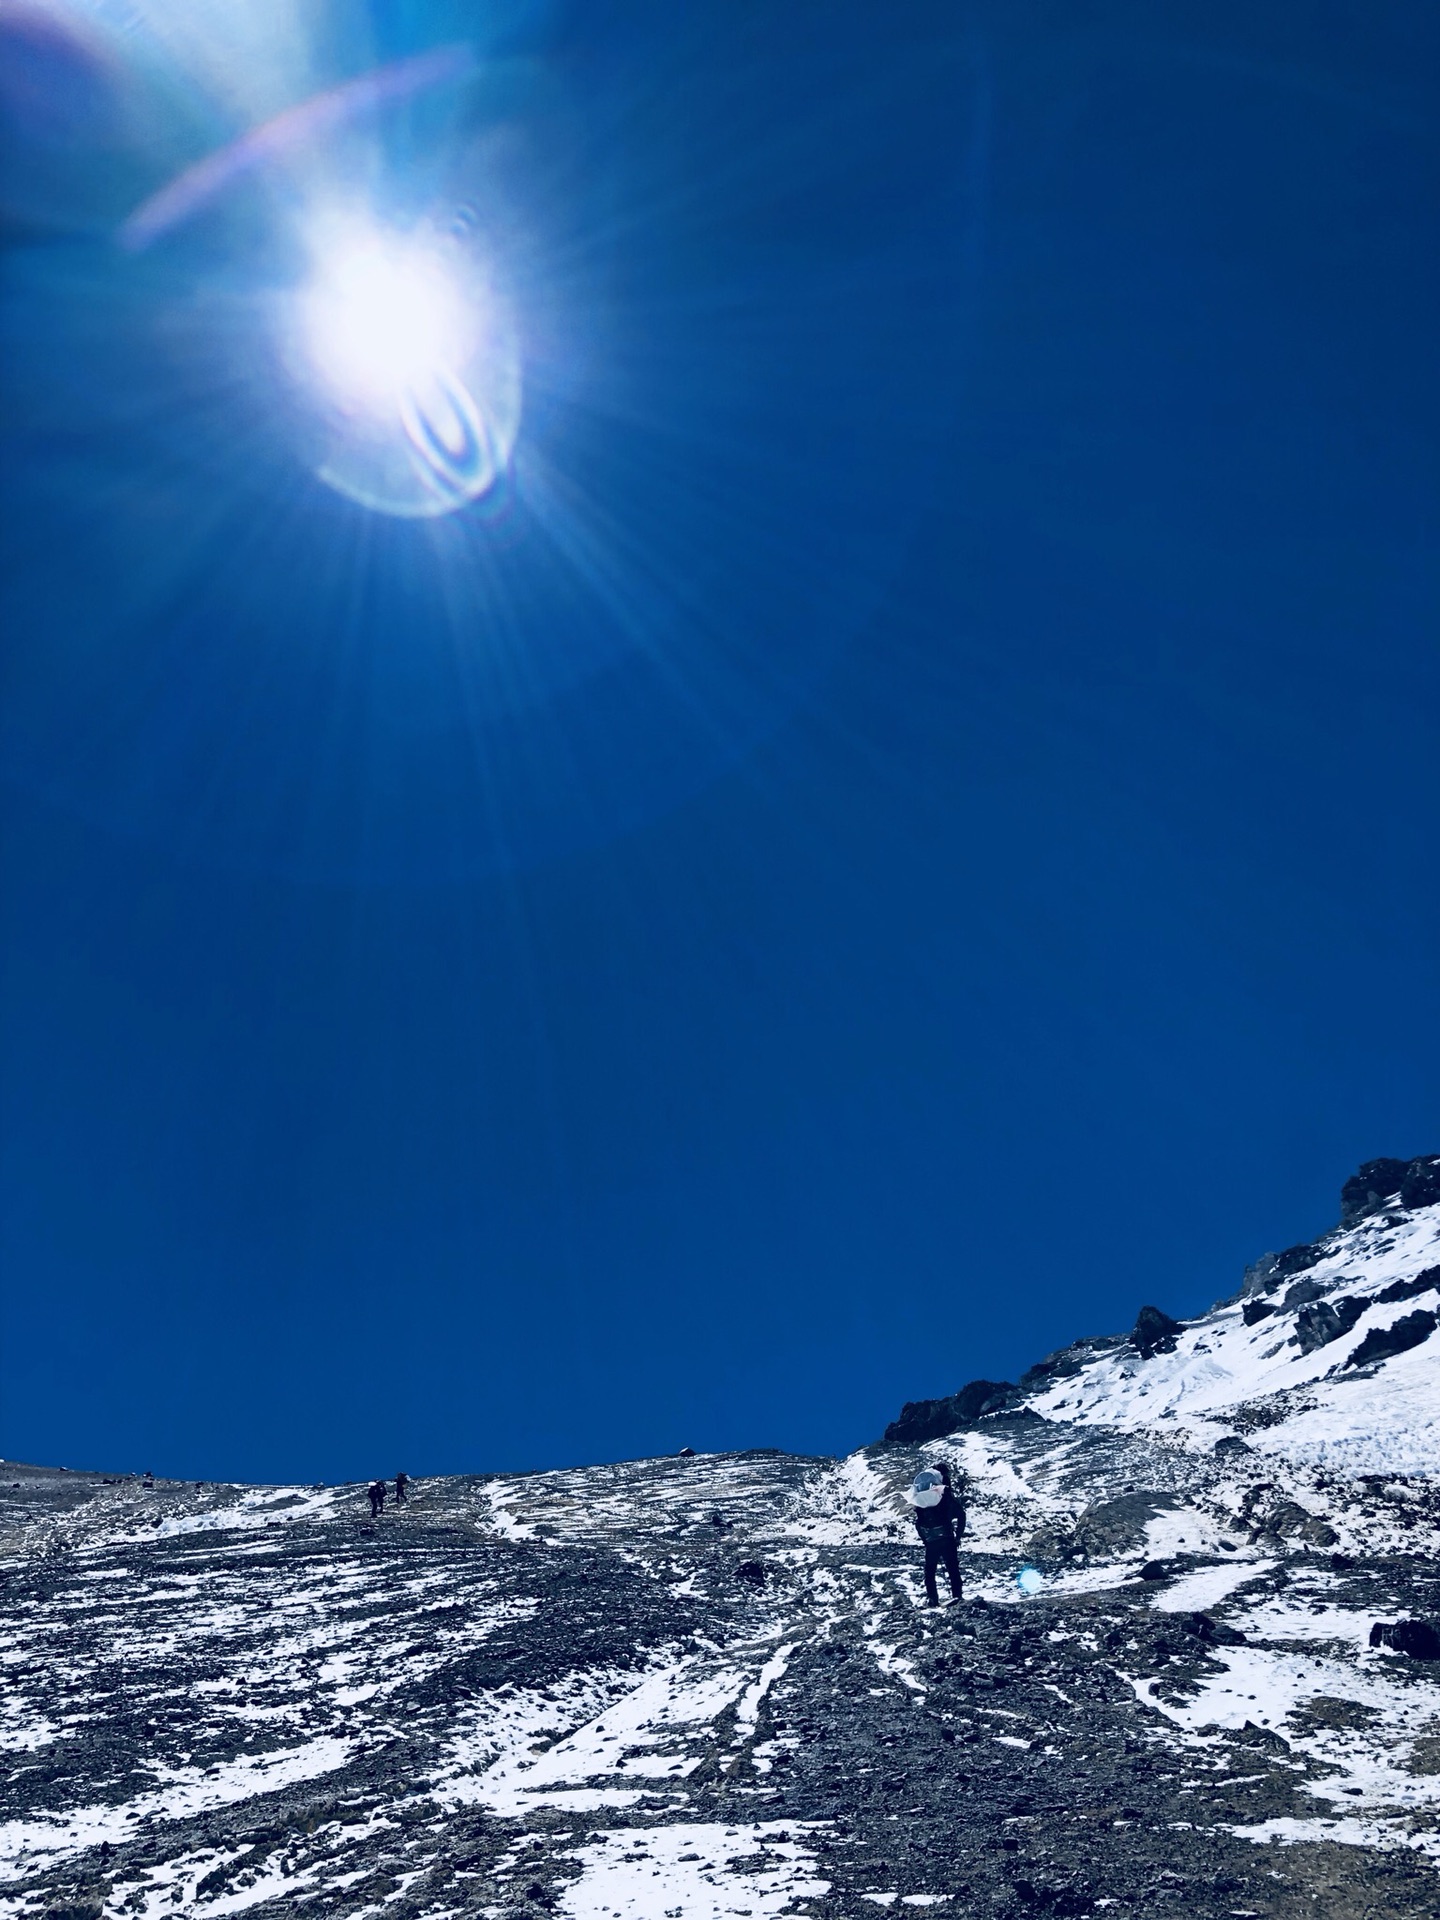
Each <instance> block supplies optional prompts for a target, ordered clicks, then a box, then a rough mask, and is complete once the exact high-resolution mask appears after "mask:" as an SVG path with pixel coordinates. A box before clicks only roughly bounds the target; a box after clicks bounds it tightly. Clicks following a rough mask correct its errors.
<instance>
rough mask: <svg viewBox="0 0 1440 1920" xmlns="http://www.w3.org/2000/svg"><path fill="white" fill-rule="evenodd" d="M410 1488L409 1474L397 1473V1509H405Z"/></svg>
mask: <svg viewBox="0 0 1440 1920" xmlns="http://www.w3.org/2000/svg"><path fill="white" fill-rule="evenodd" d="M409 1486H410V1476H409V1474H408V1473H397V1474H396V1476H395V1504H396V1506H397V1507H403V1506H404V1505H405V1501H406V1497H407V1492H408V1489H409Z"/></svg>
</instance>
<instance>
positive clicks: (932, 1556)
mask: <svg viewBox="0 0 1440 1920" xmlns="http://www.w3.org/2000/svg"><path fill="white" fill-rule="evenodd" d="M921 1538H922V1539H923V1540H924V1542H925V1598H926V1599H927V1600H928V1601H929V1602H930V1604H931V1606H932V1607H938V1606H939V1604H940V1595H939V1594H938V1593H937V1592H936V1590H935V1574H936V1570H937V1569H938V1568H939V1565H940V1562H941V1561H942V1560H943V1561H944V1562H945V1571H946V1572H947V1573H948V1574H949V1575H950V1591H951V1593H952V1594H953V1595H954V1596H955V1598H956V1599H957V1600H958V1599H959V1598H960V1549H959V1547H958V1546H956V1544H955V1536H954V1534H953V1533H951V1531H950V1529H949V1528H948V1527H947V1528H946V1529H945V1531H944V1533H927V1534H922V1535H921Z"/></svg>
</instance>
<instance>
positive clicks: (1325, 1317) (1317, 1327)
mask: <svg viewBox="0 0 1440 1920" xmlns="http://www.w3.org/2000/svg"><path fill="white" fill-rule="evenodd" d="M1365 1307H1366V1302H1365V1301H1363V1300H1356V1299H1355V1298H1353V1296H1352V1297H1350V1298H1347V1299H1344V1300H1321V1301H1317V1302H1316V1304H1315V1305H1314V1306H1309V1307H1302V1308H1301V1309H1300V1311H1299V1313H1298V1314H1297V1315H1296V1319H1295V1338H1296V1339H1297V1340H1298V1341H1299V1343H1300V1351H1301V1352H1302V1353H1314V1352H1315V1351H1316V1350H1317V1349H1318V1348H1320V1347H1328V1346H1329V1344H1330V1342H1331V1341H1332V1340H1338V1339H1340V1338H1341V1336H1342V1335H1343V1334H1347V1333H1349V1331H1350V1329H1351V1328H1352V1327H1353V1326H1354V1325H1355V1322H1356V1321H1357V1320H1358V1319H1359V1318H1360V1316H1361V1314H1362V1313H1364V1311H1365Z"/></svg>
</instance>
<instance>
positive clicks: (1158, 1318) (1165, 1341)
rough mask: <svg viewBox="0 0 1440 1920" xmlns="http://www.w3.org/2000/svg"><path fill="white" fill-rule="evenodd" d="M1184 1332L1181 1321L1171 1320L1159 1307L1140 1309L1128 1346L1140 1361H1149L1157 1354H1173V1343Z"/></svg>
mask: <svg viewBox="0 0 1440 1920" xmlns="http://www.w3.org/2000/svg"><path fill="white" fill-rule="evenodd" d="M1184 1331H1185V1323H1184V1322H1183V1321H1182V1320H1172V1319H1171V1318H1170V1316H1169V1314H1168V1313H1162V1312H1161V1311H1160V1309H1159V1307H1141V1309H1140V1311H1139V1313H1138V1314H1136V1316H1135V1325H1134V1328H1133V1330H1132V1331H1131V1334H1130V1344H1131V1346H1132V1347H1134V1349H1135V1351H1136V1352H1137V1353H1138V1354H1139V1355H1140V1358H1141V1359H1142V1360H1149V1359H1150V1358H1151V1357H1152V1356H1153V1355H1155V1354H1157V1353H1173V1352H1174V1351H1175V1342H1176V1340H1177V1339H1178V1338H1179V1336H1180V1335H1181V1334H1182V1333H1183V1332H1184Z"/></svg>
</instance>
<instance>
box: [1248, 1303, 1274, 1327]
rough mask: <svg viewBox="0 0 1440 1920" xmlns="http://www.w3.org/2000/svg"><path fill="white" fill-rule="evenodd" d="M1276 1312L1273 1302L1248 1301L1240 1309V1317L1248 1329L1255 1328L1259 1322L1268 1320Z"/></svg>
mask: <svg viewBox="0 0 1440 1920" xmlns="http://www.w3.org/2000/svg"><path fill="white" fill-rule="evenodd" d="M1274 1311H1275V1302H1274V1301H1273V1300H1247V1301H1246V1302H1245V1305H1244V1306H1243V1307H1242V1308H1241V1309H1240V1317H1241V1319H1242V1320H1243V1321H1244V1322H1245V1324H1246V1326H1247V1327H1253V1326H1255V1325H1256V1324H1257V1323H1258V1322H1259V1321H1261V1320H1265V1319H1267V1318H1268V1317H1269V1316H1270V1315H1271V1314H1272V1313H1274Z"/></svg>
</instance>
